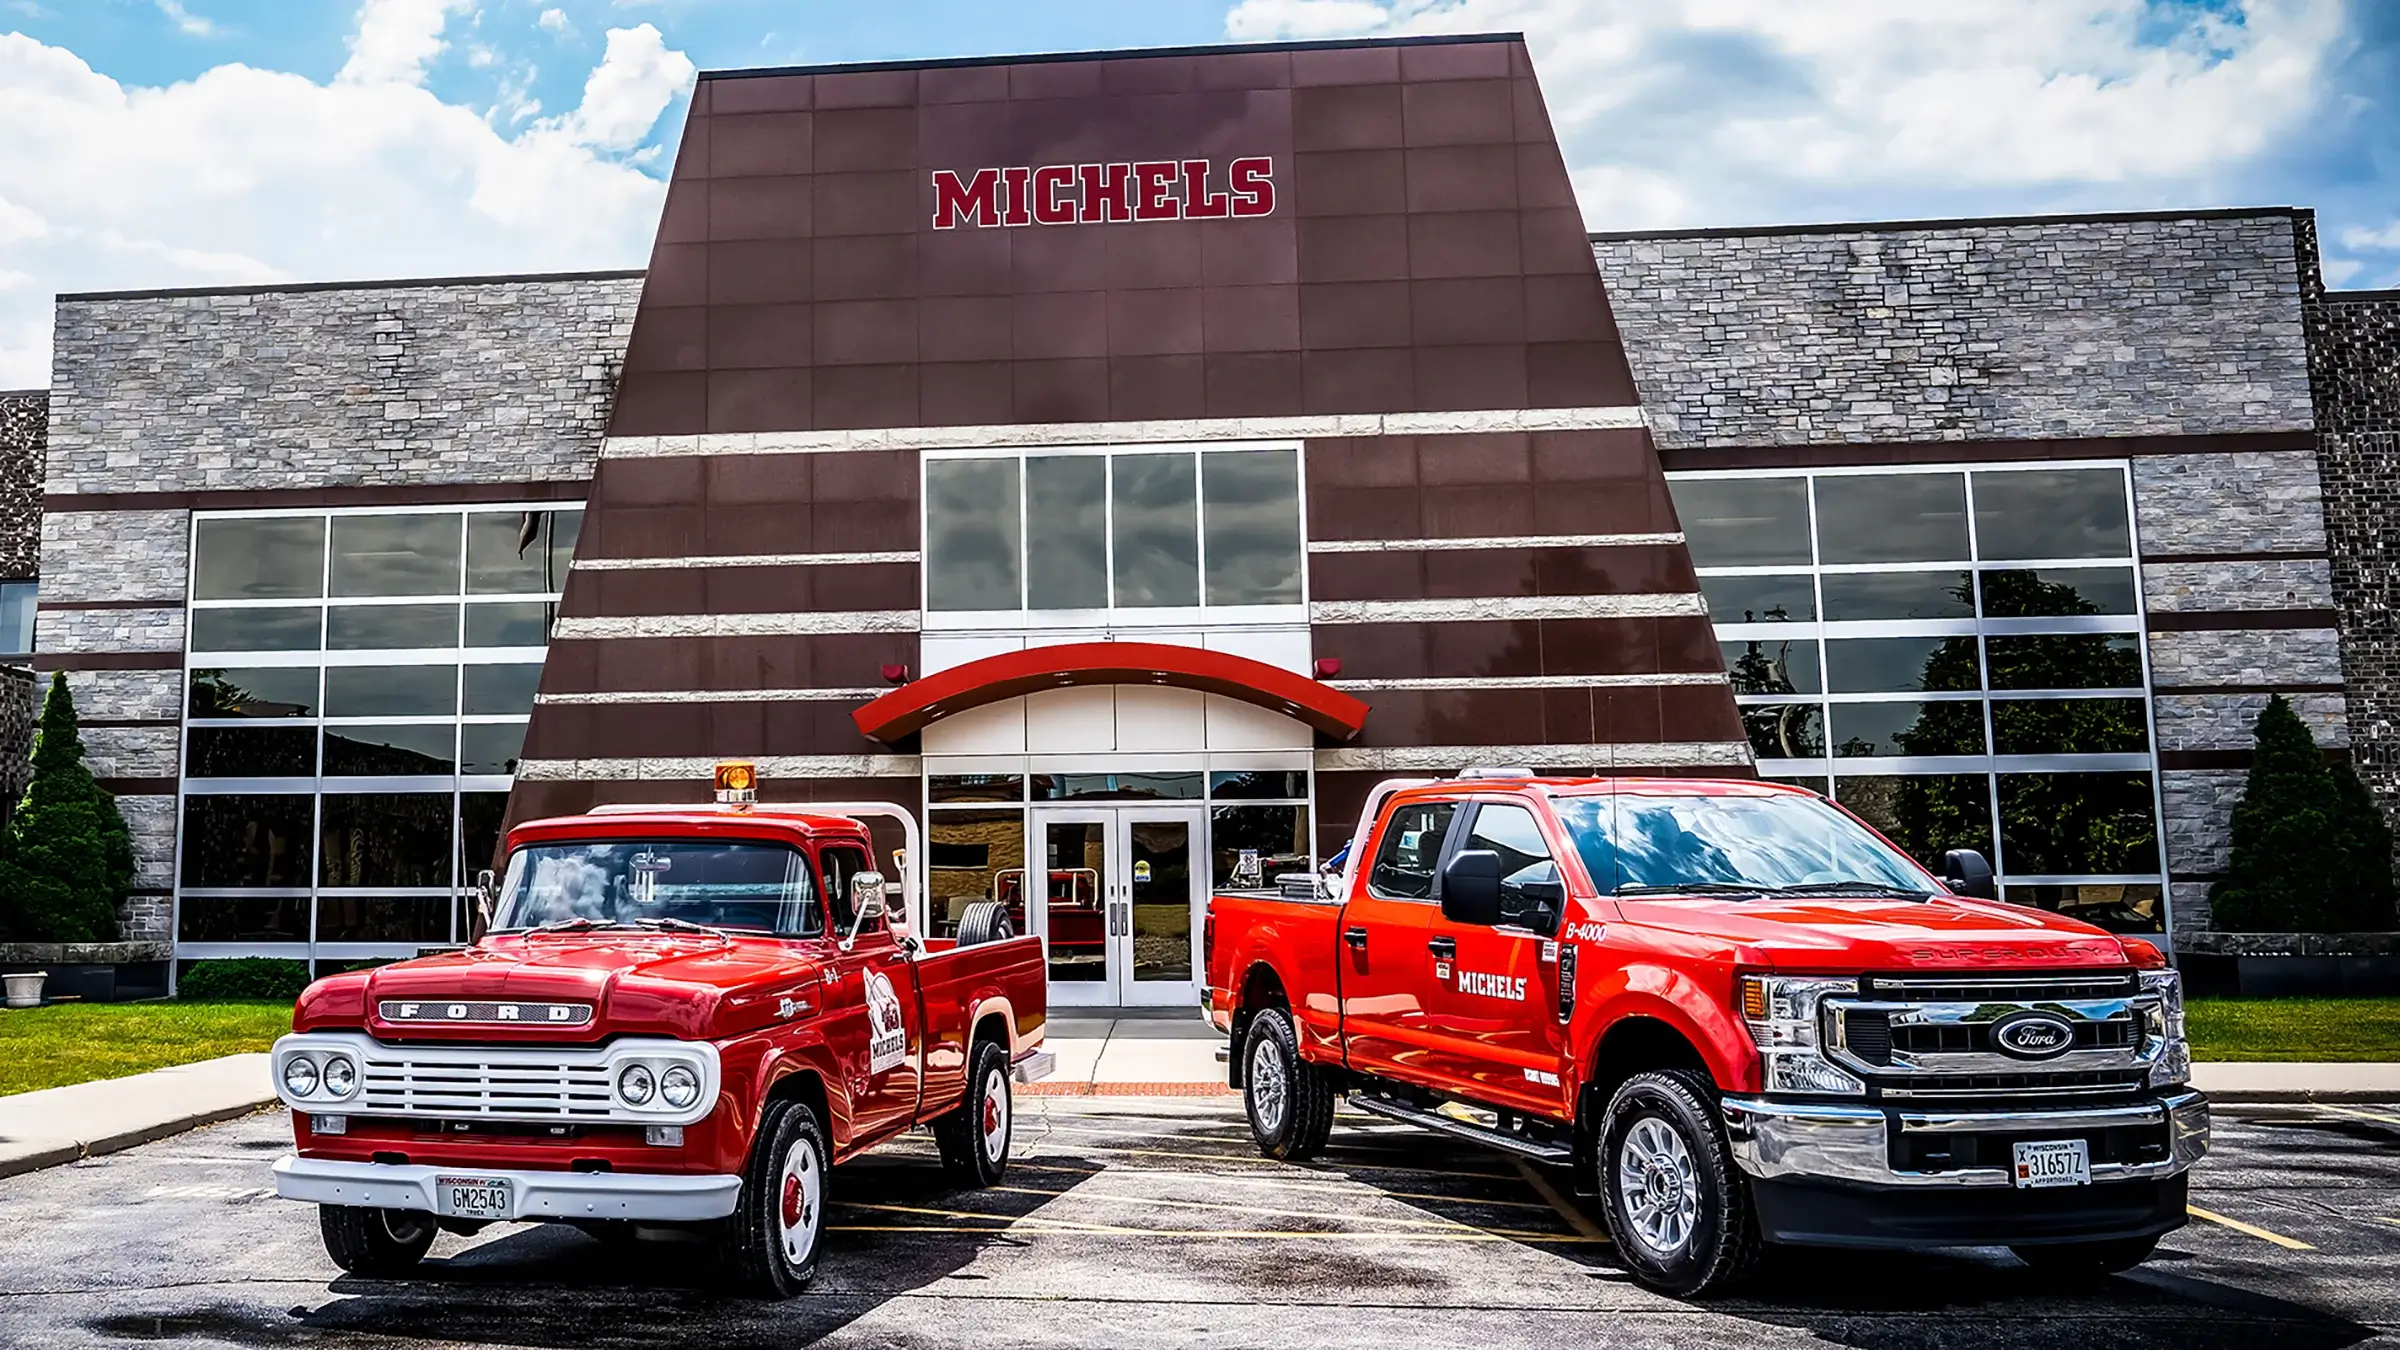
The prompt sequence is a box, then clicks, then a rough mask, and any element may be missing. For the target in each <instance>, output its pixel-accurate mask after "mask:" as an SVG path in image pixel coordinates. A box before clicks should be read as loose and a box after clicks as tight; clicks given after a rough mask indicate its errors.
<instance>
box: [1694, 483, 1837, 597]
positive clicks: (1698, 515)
mask: <svg viewBox="0 0 2400 1350" xmlns="http://www.w3.org/2000/svg"><path fill="white" fill-rule="evenodd" d="M1674 495H1675V514H1676V516H1677V517H1678V518H1679V519H1681V520H1682V522H1683V537H1684V539H1685V540H1686V542H1687V543H1688V545H1689V547H1690V548H1691V551H1692V564H1693V565H1694V566H1696V567H1767V566H1773V565H1775V564H1777V563H1797V564H1799V565H1801V566H1806V565H1808V563H1809V562H1810V561H1812V557H1811V554H1810V551H1809V547H1808V480H1807V479H1805V478H1692V479H1686V480H1683V481H1681V482H1678V483H1676V484H1675V486H1674ZM1711 608H1712V609H1713V608H1714V605H1713V604H1712V605H1711Z"/></svg>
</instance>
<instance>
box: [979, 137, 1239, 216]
mask: <svg viewBox="0 0 2400 1350" xmlns="http://www.w3.org/2000/svg"><path fill="white" fill-rule="evenodd" d="M1274 212H1275V161H1274V159H1273V158H1271V157H1270V156H1266V155H1254V156H1247V157H1244V158H1241V159H1236V160H1232V161H1230V162H1229V163H1227V164H1226V165H1225V166H1224V169H1223V172H1222V173H1221V174H1220V172H1219V171H1218V168H1217V166H1216V164H1215V163H1213V162H1212V161H1209V160H1205V159H1186V160H1145V161H1143V162H1141V163H1138V164H1044V165H1041V166H1040V167H1038V168H1036V167H1027V166H1023V165H1011V166H1008V167H1005V168H988V169H970V170H965V171H961V170H957V169H935V170H934V171H933V228H935V229H937V230H955V229H957V228H959V227H960V226H962V225H972V226H975V227H977V228H978V229H987V228H992V227H1006V226H1016V225H1104V224H1110V223H1113V222H1116V221H1147V220H1223V219H1226V218H1229V217H1230V218H1232V219H1236V220H1242V219H1248V218H1251V217H1255V216H1267V215H1273V214H1274Z"/></svg>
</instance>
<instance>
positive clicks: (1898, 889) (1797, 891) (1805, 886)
mask: <svg viewBox="0 0 2400 1350" xmlns="http://www.w3.org/2000/svg"><path fill="white" fill-rule="evenodd" d="M1767 889H1769V890H1771V891H1773V892H1774V893H1775V894H1777V895H1888V896H1891V897H1892V898H1894V899H1903V900H1923V899H1925V898H1927V897H1928V896H1930V895H1932V894H1933V892H1931V891H1913V890H1910V889H1909V888H1908V887H1906V886H1893V885H1890V884H1888V883H1885V882H1881V881H1810V882H1803V883H1802V884H1800V885H1797V886H1770V887H1768V888H1767Z"/></svg>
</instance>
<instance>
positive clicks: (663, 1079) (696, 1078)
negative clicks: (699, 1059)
mask: <svg viewBox="0 0 2400 1350" xmlns="http://www.w3.org/2000/svg"><path fill="white" fill-rule="evenodd" d="M658 1095H659V1096H661V1097H664V1098H666V1101H667V1105H669V1106H672V1107H674V1108H675V1109H676V1110H678V1111H680V1110H682V1109H683V1108H685V1107H687V1106H690V1105H691V1104H692V1103H693V1102H696V1101H698V1100H700V1075H698V1074H696V1073H693V1072H692V1070H691V1066H690V1065H686V1064H670V1065H668V1066H667V1071H666V1072H665V1073H662V1074H660V1075H659V1076H658Z"/></svg>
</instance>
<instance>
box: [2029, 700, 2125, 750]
mask: <svg viewBox="0 0 2400 1350" xmlns="http://www.w3.org/2000/svg"><path fill="white" fill-rule="evenodd" d="M1992 738H1993V740H1994V741H1996V742H1997V745H1995V746H1994V749H1996V750H1997V751H1998V752H1999V753H2000V754H2003V755H2126V754H2139V753H2140V752H2142V751H2144V750H2147V749H2149V748H2150V727H2149V722H2148V719H2147V718H2146V717H2145V716H2144V715H2143V711H2142V701H2141V700H2140V699H2138V698H2029V699H2001V700H1997V701H1995V702H1994V703H1993V704H1992Z"/></svg>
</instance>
